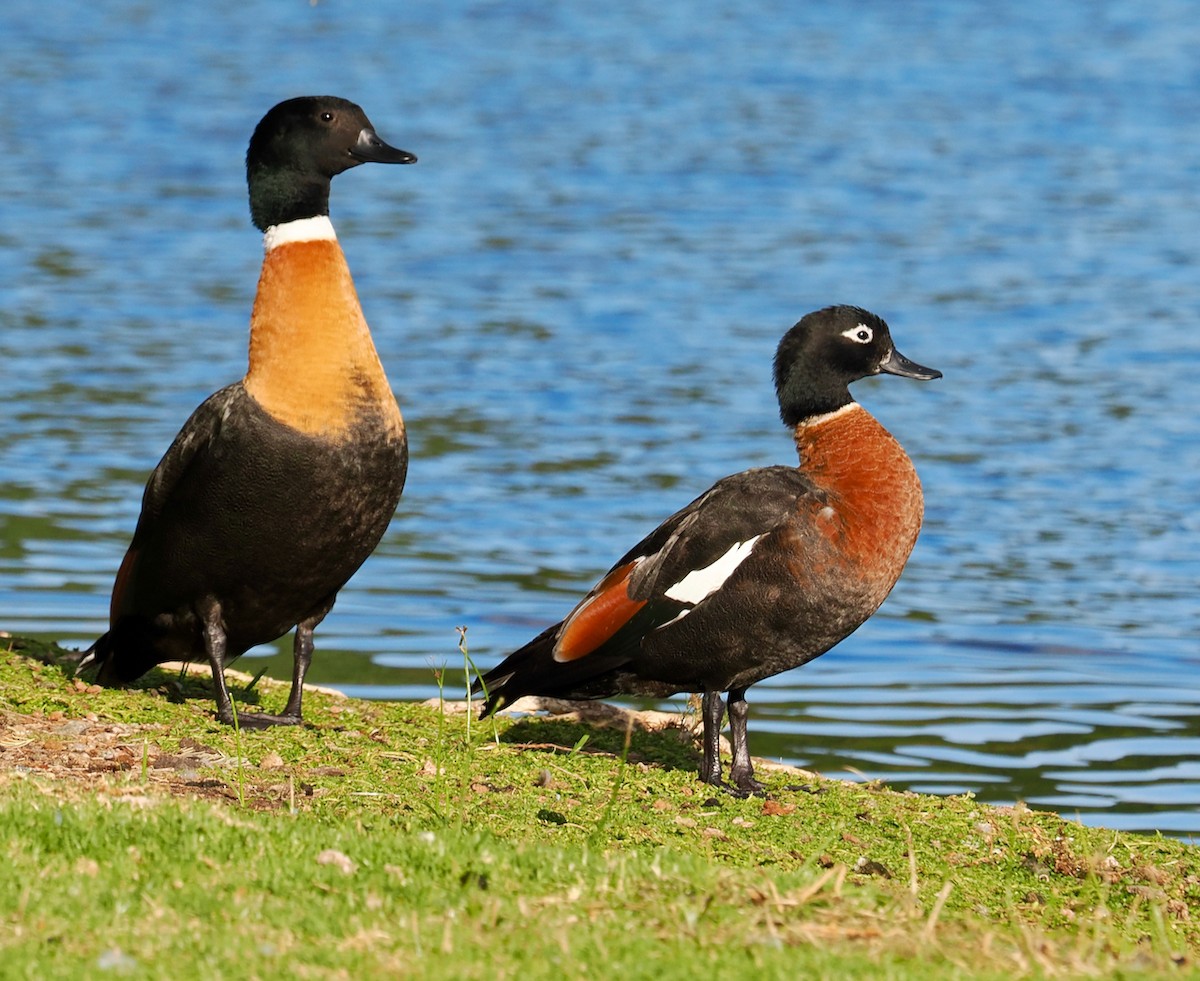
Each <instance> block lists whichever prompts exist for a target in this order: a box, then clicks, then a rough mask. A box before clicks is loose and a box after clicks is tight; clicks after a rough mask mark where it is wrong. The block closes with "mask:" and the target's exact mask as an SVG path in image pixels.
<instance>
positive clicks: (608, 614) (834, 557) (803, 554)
mask: <svg viewBox="0 0 1200 981" xmlns="http://www.w3.org/2000/svg"><path fill="white" fill-rule="evenodd" d="M880 373H887V374H892V375H900V376H903V377H907V378H915V379H920V380H930V379H934V378H940V377H941V372H939V371H936V370H934V369H932V368H925V367H922V366H921V365H918V364H915V363H913V362H912V361H909V360H908V359H907V358H905V357H904V356H903V355H902V354H900V352H899V351H897V350H896V348H895V345H894V344H893V343H892V338H891V334H890V332H889V330H888V326H887V324H886V323H884V321H883V320H881V319H880V318H879V317H877V316H875V315H874V314H872V313H868V312H867V311H866V310H862V309H860V308H858V307H850V306H837V307H828V308H826V309H824V310H818V311H816V312H815V313H810V314H808V315H807V316H805V317H804V318H803V319H802V320H801V321H800V322H799V323H798V324H796V326H794V327H793V328H792V329H791V330H790V331H788V333H787V334H786V335H784V337H783V339H782V340H781V341H780V343H779V347H778V350H777V352H776V355H775V371H774V374H775V391H776V394H777V396H778V399H779V411H780V416H781V418H782V420H783V422H784V423H785V424H786V425H787V426H788V427H790V429H791V430H792V435H793V438H794V440H795V443H796V449H797V451H798V453H799V457H800V462H799V466H797V467H785V466H775V467H765V468H760V469H754V470H746V471H743V472H742V473H738V474H734V475H733V476H731V477H726V478H724V479H723V480H720V481H718V482H717V483H716V484H715V485H713V487H711V488H710V489H709V490H708V491H706V492H705V493H704V494H702V495H701V496H700V497H698V498H696V500H694V501H692V503H691V504H689V505H688V506H687V507H685V508H683V510H681V511H677V512H676V513H675V514H673V515H671V517H669V518H667V519H666V521H664V522H663V523H662V524H661V525H659V527H658V528H657V529H655V530H654V531H653V532H651V533H650V535H648V536H647V537H646V538H644V539H643V540H642V541H640V542H639V543H638V544H637V545H635V546H634V547H633V548H632V549H630V550H629V551H628V552H627V553H626V554H625V555H623V556H622V557H621V558H620V559H619V560H618V561H617V563H616V564H615V565H614V566H613V567H612V569H610V570H609V572H608V573H607V574H606V575H605V576H604V577H603V578H602V579H601V580H600V582H599V583H598V584H597V585H596V587H595V588H594V589H592V590H591V592H589V593H588V595H587V596H585V597H584V598H583V600H582V601H581V602H580V603H579V604H578V605H577V606H576V607H575V609H574V610H572V611H571V613H570V614H568V616H567V617H566V619H564V620H563V621H562V622H561V623H557V624H555V625H554V626H552V627H550V628H548V629H547V630H545V631H543V632H542V633H541V634H539V635H538V636H537V637H535V638H534V639H533V640H531V641H530V642H529V643H528V644H526V645H525V646H524V647H522V648H520V649H519V650H517V651H515V652H514V653H512V654H510V655H509V656H508V657H507V658H505V659H504V660H503V661H502V662H501V663H500V664H499V665H497V666H496V667H495V668H493V669H492V670H490V671H488V672H487V673H486V674H484V675H482V676H481V677H479V678H478V679H477V680H476V683H475V690H476V691H477V692H478V691H483V692H484V693H485V696H486V701H485V703H484V708H483V714H484V715H488V714H490V713H492V712H495V711H497V710H498V709H500V708H501V707H503V706H505V705H508V704H511V703H512V702H514V701H516V700H517V699H518V698H520V697H522V696H524V695H544V696H550V697H555V698H566V699H593V698H607V697H611V696H614V695H635V696H649V697H655V698H661V697H666V696H669V695H674V694H676V693H679V692H699V693H701V694H702V695H703V701H702V706H703V708H702V713H703V721H704V754H703V761H702V763H701V765H700V773H699V777H700V780H702V781H704V782H705V783H710V784H716V785H722V786H724V785H725V784H724V783H723V780H722V776H721V761H720V756H719V752H718V749H719V736H720V729H721V725H722V721H723V719H724V715H725V710H726V706H725V704H724V702H723V701H722V699H721V693H722V692H728V693H729V704H728V712H729V723H730V742H731V745H732V749H733V760H732V764H731V767H730V771H729V777H730V781H731V783H732V785H733V789H734V791H735V792H737V793H742V794H745V793H757V792H761V790H762V785H761V784H760V783H759V782H758V781H757V780H756V779H755V777H754V767H753V764H752V763H751V759H750V752H749V748H748V746H747V735H746V716H747V704H746V689H747V688H749V687H750V686H751V685H753V684H755V683H756V682H758V681H762V680H763V679H764V678H768V677H771V676H772V675H775V674H778V673H780V672H781V671H787V670H789V669H791V668H795V667H798V666H800V665H802V664H805V663H806V662H808V661H811V660H812V659H813V658H815V657H818V656H819V655H821V654H823V653H824V652H825V651H827V650H829V649H830V648H831V647H833V646H834V645H835V644H837V643H838V642H839V641H841V640H843V639H844V638H845V637H847V636H849V634H851V633H852V632H853V631H854V630H856V629H857V628H858V627H859V626H860V625H861V624H862V623H863V622H864V621H866V620H867V618H868V617H870V616H871V614H872V613H874V612H875V611H876V610H877V609H878V608H879V606H880V604H881V603H882V602H883V601H884V599H885V598H886V597H887V595H888V593H889V592H890V591H891V589H892V587H893V586H894V585H895V583H896V581H897V579H898V578H899V576H900V573H901V571H902V570H903V568H904V565H905V563H906V562H907V561H908V556H909V554H910V553H911V551H912V548H913V545H914V544H915V543H916V540H917V534H918V532H919V531H920V528H921V519H922V514H923V498H922V494H921V483H920V481H919V480H918V478H917V474H916V470H915V469H914V467H913V465H912V462H911V461H910V460H909V458H908V455H907V454H906V453H905V452H904V450H903V448H902V447H901V446H900V444H899V443H898V442H897V441H896V440H895V439H894V438H893V437H892V436H891V435H890V434H889V433H888V432H887V431H886V430H885V429H884V428H883V427H882V426H881V425H880V424H879V423H878V422H876V421H875V419H874V418H873V417H872V416H871V414H870V413H869V412H867V410H866V409H864V408H863V407H862V406H861V405H859V404H858V403H857V402H855V401H854V399H853V398H852V397H851V395H850V391H849V385H850V383H851V382H853V381H855V380H857V379H859V378H863V377H865V376H868V375H876V374H880Z"/></svg>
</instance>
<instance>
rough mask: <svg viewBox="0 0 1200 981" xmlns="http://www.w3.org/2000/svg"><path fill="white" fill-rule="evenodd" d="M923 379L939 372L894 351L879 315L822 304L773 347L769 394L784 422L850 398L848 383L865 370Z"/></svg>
mask: <svg viewBox="0 0 1200 981" xmlns="http://www.w3.org/2000/svg"><path fill="white" fill-rule="evenodd" d="M881 372H882V373H886V374H889V375H901V376H903V377H905V378H917V379H920V380H921V381H929V380H931V379H934V378H941V377H942V373H941V372H940V371H937V370H936V369H934V368H926V367H923V366H922V365H919V364H917V363H915V362H913V361H909V360H908V358H906V357H905V356H904V355H903V354H901V353H900V352H899V351H897V350H896V345H895V344H893V343H892V334H891V331H889V330H888V325H887V324H886V323H884V321H883V319H882V318H881V317H877V316H875V314H873V313H870V312H869V311H867V310H863V309H862V308H861V307H850V306H837V307H826V308H825V309H824V310H817V311H815V312H813V313H810V314H807V315H805V316H804V317H803V318H801V320H800V322H799V323H798V324H796V326H795V327H793V328H792V329H791V330H789V331H788V332H787V333H786V334H784V335H783V340H781V341H780V342H779V348H778V350H777V351H776V352H775V394H776V395H777V396H778V397H779V415H780V417H781V418H782V419H783V421H784V423H785V424H786V425H788V426H795V425H796V424H797V423H799V422H801V421H803V420H805V419H811V418H812V417H814V416H819V415H823V414H825V413H826V412H832V411H834V410H835V409H840V408H841V407H842V406H843V405H847V404H848V403H850V402H852V401H853V399H852V398H851V396H850V387H849V386H850V383H851V382H853V381H857V380H858V379H859V378H865V377H866V376H867V375H878V374H880V373H881Z"/></svg>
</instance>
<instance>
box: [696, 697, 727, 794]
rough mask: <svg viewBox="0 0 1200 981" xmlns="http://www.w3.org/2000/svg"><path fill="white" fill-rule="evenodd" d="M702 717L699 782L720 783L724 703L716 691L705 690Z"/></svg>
mask: <svg viewBox="0 0 1200 981" xmlns="http://www.w3.org/2000/svg"><path fill="white" fill-rule="evenodd" d="M700 715H701V717H702V718H703V719H704V762H703V763H701V765H700V782H701V783H711V784H714V785H716V786H718V787H719V786H720V785H721V721H722V720H723V719H724V717H725V703H724V702H723V701H721V693H720V692H718V691H706V692H705V693H704V697H703V698H702V699H701V702H700Z"/></svg>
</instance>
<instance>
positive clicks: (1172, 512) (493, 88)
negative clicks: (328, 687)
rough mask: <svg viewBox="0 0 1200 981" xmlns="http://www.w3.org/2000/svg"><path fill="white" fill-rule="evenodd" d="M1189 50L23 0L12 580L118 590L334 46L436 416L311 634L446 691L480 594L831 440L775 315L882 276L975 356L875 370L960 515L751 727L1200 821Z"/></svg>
mask: <svg viewBox="0 0 1200 981" xmlns="http://www.w3.org/2000/svg"><path fill="white" fill-rule="evenodd" d="M1197 50H1200V17H1198V16H1197V15H1196V13H1195V10H1194V5H1193V4H1192V3H1191V2H1190V0H1147V2H1138V3H1134V2H1128V3H1110V4H1094V3H1086V2H1082V0H1067V2H1064V3H1060V4H1045V3H1033V2H1016V3H1009V4H987V3H973V2H966V3H963V2H959V0H926V2H914V3H907V4H894V3H888V2H883V0H876V2H867V3H855V4H850V3H832V4H792V3H785V2H753V0H751V2H746V0H741V2H738V3H732V2H725V0H715V2H713V3H710V4H704V5H697V4H694V3H689V2H685V0H676V2H672V0H656V2H653V3H650V2H644V0H631V2H628V3H622V4H603V5H596V4H585V3H572V2H565V3H561V4H544V3H540V2H534V0H525V2H518V0H512V2H506V0H492V2H482V0H480V2H468V0H448V2H442V3H437V4H433V3H428V4H425V3H419V4H391V3H383V2H375V3H367V2H361V3H356V4H353V5H349V4H335V3H331V2H319V3H315V4H311V5H310V4H301V3H293V4H278V3H267V2H265V0H242V2H239V3H231V2H228V0H216V2H214V3H212V4H205V5H194V4H193V5H178V4H175V5H167V4H162V5H152V4H146V3H143V2H133V0H113V2H111V3H107V4H94V3H83V2H77V0H64V2H61V3H58V4H55V5H52V6H48V5H46V4H44V3H39V4H34V3H32V2H26V0H9V2H8V3H6V4H5V5H4V6H3V8H2V9H0V85H2V86H3V92H4V94H5V105H6V109H7V124H6V125H5V126H3V127H0V152H2V155H3V159H4V161H5V165H4V166H3V167H0V196H2V198H3V200H4V202H5V203H4V222H3V225H2V226H0V365H2V370H3V379H4V384H3V393H4V402H3V411H2V412H0V626H2V627H3V628H4V629H8V630H10V631H13V632H21V633H32V634H36V635H39V636H44V637H50V638H54V639H60V640H63V641H66V642H68V643H71V644H81V643H86V642H90V640H91V639H93V638H94V637H95V636H96V635H97V634H98V633H99V632H100V631H101V630H102V629H103V627H104V623H105V618H106V615H107V603H108V592H109V589H110V587H111V583H112V577H113V574H114V572H115V569H116V567H117V564H118V563H119V561H120V558H121V555H122V554H123V552H124V548H125V546H126V544H127V542H128V538H129V535H130V533H131V531H132V528H133V524H134V521H135V520H136V516H137V511H138V506H139V501H140V495H141V488H142V485H143V483H144V480H145V477H146V475H147V473H148V471H149V469H150V468H151V467H152V466H153V465H154V463H155V462H157V460H158V457H159V456H160V455H161V453H162V452H163V450H165V448H166V446H167V445H168V443H169V442H170V439H171V438H172V436H173V435H174V434H175V432H176V430H177V429H178V427H179V426H180V424H181V423H182V422H183V420H184V419H185V418H186V416H187V415H188V413H189V412H190V411H191V409H192V408H193V407H194V406H195V405H196V404H197V403H198V402H199V401H200V400H201V399H203V398H204V397H205V396H206V395H207V394H208V393H209V392H211V391H213V390H214V389H216V388H218V387H219V386H221V385H224V384H226V383H227V382H229V381H231V380H233V379H235V378H237V377H239V376H240V375H241V373H242V371H243V370H244V362H245V340H246V324H247V319H248V312H249V306H250V302H251V299H252V294H253V289H254V284H255V280H256V277H257V271H258V265H259V262H260V257H261V246H260V241H259V236H258V234H257V233H256V232H255V231H254V230H253V228H252V227H251V226H250V224H249V220H248V214H247V207H246V202H245V189H244V184H243V174H242V159H243V154H244V152H245V145H246V141H247V139H248V137H249V134H250V132H251V130H252V129H253V127H254V125H255V123H256V122H257V121H258V119H259V117H260V116H261V115H262V113H263V112H264V111H265V110H266V109H267V108H269V107H270V106H271V105H272V104H274V103H275V102H276V101H278V100H280V99H282V98H286V97H288V96H292V95H297V94H305V93H319V92H330V93H334V94H338V95H343V96H346V97H348V98H352V99H354V100H355V101H357V102H359V103H361V104H362V105H363V106H364V108H365V109H366V110H367V112H368V114H369V115H370V116H371V118H372V120H373V121H374V123H375V124H376V126H377V127H378V129H379V131H380V133H381V135H382V136H383V137H384V138H385V139H387V140H388V141H389V142H392V143H394V144H396V145H397V146H401V147H403V148H405V149H408V150H411V151H413V152H415V153H416V154H418V156H419V157H420V162H419V163H418V164H417V166H415V167H410V168H403V169H395V168H382V167H379V168H369V167H364V168H361V169H359V170H356V171H354V172H352V173H349V174H347V175H345V176H343V177H339V178H338V179H337V181H336V182H335V184H334V193H333V218H334V222H335V224H336V226H337V228H338V231H339V234H340V236H341V239H342V243H343V246H344V248H345V250H346V252H347V255H348V258H349V261H350V264H351V268H352V269H353V271H354V274H355V278H356V281H357V284H358V288H359V292H360V295H361V296H362V298H363V303H364V307H365V309H366V312H367V316H368V320H369V321H370V323H371V324H372V327H373V329H374V333H375V336H376V342H377V345H378V347H379V350H380V354H381V357H382V359H383V361H384V364H385V365H386V367H387V369H388V372H389V376H390V378H391V380H392V382H393V385H394V386H395V388H396V390H397V392H398V394H399V396H400V400H401V404H402V406H403V409H404V412H405V416H406V419H407V421H408V424H409V428H410V436H411V441H412V452H413V459H412V465H411V469H410V478H409V484H408V487H407V489H406V491H405V496H404V499H403V501H402V502H401V505H400V510H399V512H398V514H397V516H396V520H395V521H394V522H393V525H392V528H391V530H390V532H389V533H388V535H387V537H386V538H385V540H384V542H383V544H382V545H381V547H380V549H379V551H378V552H377V553H376V555H375V556H374V557H373V558H372V559H371V560H370V561H369V562H368V563H367V565H366V566H364V568H363V569H362V571H361V572H360V573H359V574H358V576H356V577H355V579H354V580H353V581H352V583H351V584H350V586H349V587H347V589H346V590H345V591H344V592H343V594H342V597H341V599H340V600H339V603H338V606H337V608H336V610H335V611H334V613H333V614H332V615H331V616H330V617H329V619H328V620H327V621H326V623H325V625H324V626H323V628H322V630H321V631H320V632H319V635H318V655H317V658H316V661H315V663H314V667H313V672H312V678H313V680H314V681H318V682H322V683H327V684H333V685H337V686H340V687H342V688H344V689H346V690H348V691H352V692H354V693H356V694H364V695H368V696H371V697H378V698H414V697H426V696H428V695H431V694H433V693H435V691H436V689H435V685H434V680H433V669H435V668H437V667H439V666H441V665H455V664H457V663H459V655H458V653H457V650H456V644H457V634H456V631H455V628H456V627H457V626H459V625H465V626H467V627H468V628H469V629H468V634H467V637H468V642H469V645H470V649H471V653H472V656H473V657H474V658H475V659H476V660H477V661H478V662H479V663H480V664H481V665H485V666H486V665H489V664H491V663H494V662H495V660H497V659H498V658H499V657H500V656H502V655H503V654H504V653H506V652H507V651H508V650H510V649H512V648H513V647H515V646H517V645H518V644H520V643H521V642H523V641H524V640H525V639H527V638H528V637H529V636H531V635H532V634H533V633H534V632H536V631H537V630H539V629H540V628H541V627H543V626H545V625H546V624H547V623H550V622H552V621H553V620H556V619H558V618H559V617H561V616H562V615H563V614H564V613H565V612H566V611H567V610H568V609H569V608H570V606H571V605H572V604H573V602H574V599H575V598H576V597H577V596H578V595H579V594H580V592H581V591H582V590H583V589H585V588H586V587H587V586H588V585H589V584H590V583H591V582H592V581H593V580H594V578H595V577H596V576H597V575H598V574H599V573H601V572H603V571H604V570H605V569H606V568H607V567H608V566H609V565H610V564H611V562H612V561H613V560H614V559H615V558H616V557H617V556H618V555H619V554H620V553H621V552H623V551H624V550H625V548H627V547H628V546H629V545H630V544H632V543H633V542H634V541H636V540H637V539H638V538H640V537H641V536H642V535H643V534H645V533H646V532H647V531H648V530H649V529H650V528H652V527H653V526H654V525H655V524H656V523H657V522H658V521H659V520H661V519H662V518H663V517H664V516H666V515H667V514H669V513H671V512H672V511H674V510H675V509H676V508H678V507H679V506H681V505H682V504H683V503H685V502H686V501H688V500H690V499H691V498H692V497H694V496H695V495H696V494H698V493H699V492H700V491H702V490H704V489H705V488H706V487H707V486H709V484H710V483H712V481H714V480H715V479H717V478H718V477H721V476H723V475H725V474H727V473H731V472H733V471H736V470H740V469H744V468H746V467H749V466H757V465H762V464H767V463H777V462H787V461H789V460H791V459H794V456H793V451H792V448H791V444H790V441H789V439H788V436H787V434H786V432H785V431H784V430H783V429H782V427H781V426H780V425H779V424H778V422H777V419H776V416H775V406H774V402H773V397H772V393H771V390H770V383H769V377H770V374H769V363H770V358H771V355H772V353H773V349H774V345H775V343H776V341H777V340H778V338H779V336H780V335H781V334H782V332H783V331H784V330H785V329H786V328H787V327H788V326H790V325H791V324H792V323H793V322H794V321H795V320H796V319H798V318H799V317H800V316H801V315H802V314H803V313H805V312H807V311H808V310H811V309H815V308H817V307H820V306H824V305H826V304H828V303H833V302H849V303H856V304H859V305H862V306H865V307H868V308H869V309H872V310H874V311H875V312H877V313H879V314H881V315H882V316H884V317H885V318H886V319H888V321H889V322H890V323H891V325H892V328H893V333H894V336H895V337H896V339H897V342H898V346H899V347H900V349H901V350H902V351H903V352H904V353H906V354H907V355H908V356H909V357H912V358H914V359H916V360H918V361H920V362H922V363H925V364H930V365H933V366H935V367H938V368H940V369H942V370H943V371H944V372H945V378H944V379H943V380H941V381H938V382H934V383H931V384H928V385H917V384H913V383H908V382H904V381H901V380H898V379H875V380H869V381H864V382H861V383H859V385H858V386H857V388H856V394H857V395H858V397H859V398H860V399H861V400H862V401H863V402H864V404H866V405H867V406H868V407H869V408H870V409H871V411H872V412H874V413H875V414H876V415H877V417H878V418H879V419H880V420H881V421H883V422H884V424H885V425H887V426H888V427H889V428H890V429H891V430H892V431H893V432H894V433H895V434H896V435H897V436H898V437H899V438H900V439H901V441H902V442H903V443H904V445H905V446H906V447H907V448H908V450H909V452H910V454H911V456H912V457H913V459H914V460H915V461H916V464H917V466H918V469H919V471H920V473H921V476H922V479H923V481H924V484H925V490H926V499H927V516H926V525H925V530H924V532H923V534H922V537H921V540H920V541H919V543H918V545H917V548H916V551H915V552H914V555H913V558H912V560H911V562H910V563H909V567H908V570H907V572H906V573H905V576H904V578H903V579H902V580H901V582H900V584H899V585H898V586H897V588H896V590H895V591H894V593H893V594H892V596H891V598H890V599H889V600H888V602H887V603H886V604H885V606H884V608H883V609H882V610H881V612H880V613H879V614H878V615H877V616H876V617H875V618H874V619H873V620H872V621H871V622H869V623H868V624H867V625H866V626H864V627H863V628H862V629H861V630H860V631H859V632H858V633H857V634H855V635H854V636H853V637H852V638H850V639H849V640H847V641H846V642H845V643H843V644H842V645H840V646H839V647H838V648H837V649H835V650H834V651H833V652H831V653H829V654H828V655H826V656H825V657H823V658H821V659H819V660H818V661H816V662H814V663H813V664H811V665H809V666H808V667H805V668H803V669H801V670H799V671H795V672H791V673H788V674H786V675H783V676H780V677H777V678H774V679H772V680H770V681H769V682H765V683H763V684H761V685H759V686H757V687H756V688H754V689H752V690H751V693H750V700H751V706H752V715H751V740H752V744H751V745H752V749H753V751H754V752H756V753H758V754H760V755H765V756H772V757H776V758H782V759H785V760H788V761H791V762H795V763H798V764H802V765H806V766H812V767H815V768H818V769H820V770H822V771H823V772H825V773H828V774H830V775H833V776H851V777H853V778H861V777H862V776H864V775H865V776H867V777H882V778H884V779H886V780H888V781H889V782H890V783H892V784H893V785H895V786H898V787H913V788H915V789H918V790H925V791H932V792H936V793H961V792H964V791H971V792H973V793H975V794H977V795H978V797H979V798H980V799H982V800H988V801H997V802H1008V801H1013V800H1016V799H1023V800H1026V801H1027V802H1028V803H1029V804H1030V805H1031V806H1035V807H1047V808H1052V809H1056V810H1059V811H1060V812H1062V813H1064V814H1066V815H1069V816H1079V817H1080V818H1081V819H1082V820H1084V821H1086V822H1088V823H1097V824H1104V825H1107V826H1112V827H1121V828H1129V829H1139V830H1155V829H1158V830H1162V831H1164V832H1168V833H1173V834H1184V835H1188V834H1193V833H1195V832H1197V831H1200V763H1198V762H1197V761H1198V760H1200V721H1198V717H1200V714H1198V711H1197V710H1198V708H1200V650H1198V644H1197V640H1198V638H1200V603H1198V602H1197V586H1198V584H1200V560H1198V559H1197V555H1198V554H1200V516H1198V514H1200V512H1198V509H1197V506H1196V505H1197V502H1198V501H1200V417H1198V414H1197V412H1196V411H1195V408H1194V404H1193V402H1194V400H1193V392H1194V385H1195V382H1194V378H1195V375H1196V372H1197V368H1198V367H1200V331H1197V329H1196V323H1195V320H1196V310H1197V309H1200V271H1198V270H1197V252H1198V246H1200V235H1198V234H1197V232H1196V227H1197V215H1198V214H1200V128H1198V127H1197V126H1196V125H1195V121H1196V119H1197V118H1198V113H1200V61H1197V59H1196V57H1195V52H1196V51H1197ZM285 649H286V648H285V647H284V646H282V645H281V646H280V647H279V648H278V650H277V651H276V650H274V649H273V650H271V651H267V652H265V653H268V654H273V657H272V659H271V660H270V661H269V662H268V663H269V664H270V666H271V670H272V672H273V673H275V674H277V675H280V676H286V675H287V673H288V658H287V656H286V655H285V654H282V653H280V652H282V651H284V650H285Z"/></svg>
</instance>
